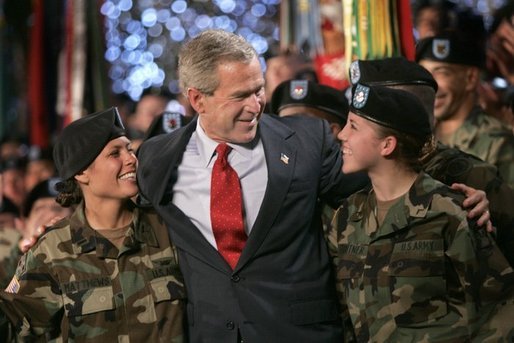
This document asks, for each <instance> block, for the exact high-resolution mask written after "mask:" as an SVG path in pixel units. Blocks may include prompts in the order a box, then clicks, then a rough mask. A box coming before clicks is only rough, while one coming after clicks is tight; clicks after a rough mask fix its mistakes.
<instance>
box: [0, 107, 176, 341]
mask: <svg viewBox="0 0 514 343" xmlns="http://www.w3.org/2000/svg"><path fill="white" fill-rule="evenodd" d="M54 160H55V163H56V167H57V169H58V171H59V174H60V176H61V178H62V179H63V180H64V181H63V182H62V183H60V184H58V185H57V189H58V190H59V191H60V193H59V195H58V197H57V201H58V202H59V203H60V204H61V205H63V206H70V205H73V204H78V206H77V209H76V210H75V212H74V213H73V214H72V215H71V216H70V217H67V218H66V219H64V220H62V221H60V222H58V223H56V224H55V225H54V226H53V227H51V228H50V229H48V230H47V232H46V233H45V234H44V235H43V236H42V237H41V238H40V239H39V241H38V242H37V243H36V244H35V245H34V246H33V247H32V248H31V249H30V250H29V251H28V253H27V254H26V255H24V257H23V258H22V260H21V262H20V263H19V265H18V269H17V271H16V275H15V277H14V278H13V279H12V281H11V284H10V285H9V287H8V288H7V293H2V294H1V299H2V300H1V301H0V306H1V308H2V310H3V312H5V314H6V315H7V316H8V317H9V319H10V320H11V322H14V324H15V327H16V330H17V332H18V335H19V336H20V337H22V338H23V339H25V340H26V339H30V338H38V339H43V340H54V339H62V340H63V341H65V342H66V341H76V342H144V341H148V342H158V341H166V342H182V341H183V340H184V336H183V335H184V333H183V329H182V328H183V301H184V286H183V281H182V276H181V274H180V271H179V269H178V264H177V262H178V261H177V257H176V256H177V255H176V253H175V249H174V247H173V246H172V245H170V240H169V237H168V233H167V230H166V228H165V227H163V226H162V225H161V224H160V222H159V221H158V219H157V217H156V215H155V213H153V212H151V211H149V210H143V209H140V208H137V207H136V206H134V204H133V202H132V201H131V198H132V197H133V196H135V195H136V194H137V184H136V167H137V159H136V156H135V155H134V152H133V150H132V148H131V145H130V141H129V140H128V139H127V137H125V131H124V128H123V125H122V123H121V120H120V118H119V115H118V112H117V110H116V109H115V108H111V109H109V110H106V111H103V112H99V113H96V114H92V115H88V116H86V117H84V118H81V119H78V120H76V121H75V122H73V123H71V124H70V125H69V126H67V127H66V128H65V129H64V130H63V132H62V134H61V136H60V137H59V139H58V141H57V144H56V146H55V149H54Z"/></svg>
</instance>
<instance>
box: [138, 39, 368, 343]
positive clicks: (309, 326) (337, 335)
mask: <svg viewBox="0 0 514 343" xmlns="http://www.w3.org/2000/svg"><path fill="white" fill-rule="evenodd" d="M179 78H180V82H181V86H182V89H183V91H184V92H185V94H186V95H187V97H188V98H189V101H190V102H191V105H192V107H193V108H194V109H195V111H196V112H197V113H198V117H197V118H196V119H195V120H194V121H192V122H191V123H190V124H188V125H187V126H185V127H183V128H181V129H179V130H176V131H174V132H172V133H170V134H165V135H159V136H157V137H154V138H152V139H150V140H148V141H146V142H145V143H144V144H143V145H142V146H141V148H140V150H139V153H138V157H139V170H138V183H139V187H140V192H141V196H142V198H143V199H146V200H147V201H149V202H150V203H151V204H152V205H153V206H154V207H155V208H156V210H157V211H158V212H159V213H160V215H161V216H162V218H163V220H164V221H165V222H166V224H167V226H168V229H169V232H170V236H171V239H172V240H173V242H174V243H175V244H176V246H177V247H178V250H179V260H180V267H181V269H182V272H183V274H184V278H185V284H186V287H187V292H188V298H189V299H188V311H187V312H188V322H189V330H190V332H189V334H190V340H191V341H192V342H220V343H227V342H240V341H244V342H249V343H254V342H255V343H257V342H259V343H260V342H341V341H342V328H341V324H340V321H339V319H338V315H337V305H336V304H337V299H336V295H335V287H334V283H333V275H332V271H331V269H330V264H329V256H328V253H327V248H326V243H325V241H324V238H323V232H322V230H321V222H320V218H319V211H316V206H317V199H318V197H319V198H321V199H323V200H325V201H326V202H327V203H329V204H331V205H333V206H337V205H338V204H339V202H340V201H341V200H342V198H343V197H347V196H348V195H350V194H351V193H353V192H355V191H356V190H358V189H360V188H361V186H363V185H364V183H365V182H366V179H365V178H363V177H362V175H353V176H349V175H344V174H342V173H341V164H342V162H341V156H340V151H339V146H338V144H337V143H336V142H335V141H334V139H333V137H332V135H331V133H330V130H329V126H328V124H327V122H325V121H321V120H318V119H313V118H304V117H287V118H278V117H275V116H269V115H266V114H263V109H264V105H265V95H264V78H263V74H262V69H261V65H260V62H259V60H258V57H257V54H256V52H255V50H254V49H253V48H252V47H251V45H250V44H249V43H247V42H246V41H245V40H244V39H243V38H241V37H240V36H237V35H234V34H231V33H227V32H224V31H219V30H209V31H205V32H203V33H201V34H200V35H199V36H197V37H196V38H194V39H193V40H191V41H190V42H189V43H188V44H186V45H185V46H184V47H183V49H182V50H181V52H180V55H179ZM226 145H228V150H227V149H226ZM223 146H225V148H224V150H219V148H220V147H223ZM225 151H229V153H228V155H225V154H226V152H225ZM223 160H224V162H223ZM219 161H222V162H219ZM218 163H221V164H223V163H224V164H223V167H221V168H222V169H223V170H225V171H227V170H228V169H230V170H231V171H230V172H227V173H229V174H231V173H232V172H233V171H235V172H236V173H237V180H238V182H237V185H234V184H231V185H230V186H224V187H219V182H221V181H218V180H219V179H218V176H217V175H218V171H216V170H218V169H217V168H218V167H217V164H218ZM227 164H228V166H227ZM231 175H232V174H231ZM226 179H231V176H227V177H226ZM211 189H212V190H213V191H211ZM214 189H216V190H215V191H214ZM225 191H230V192H229V193H230V194H227V195H224V194H225V193H224V192H225ZM232 191H233V192H232ZM234 193H237V196H236V195H234ZM219 194H223V195H222V196H221V198H220V197H218V198H214V197H215V196H218V195H219ZM213 199H217V200H213ZM228 199H238V201H239V202H238V204H239V205H234V204H233V203H232V202H231V201H232V200H230V204H229V200H228ZM220 203H223V204H225V206H224V208H223V209H220V208H219V206H218V205H219V204H220ZM225 211H228V212H230V214H225ZM231 211H232V212H231ZM228 216H230V219H227V217H228ZM240 216H242V225H239V224H238V223H239V222H241V219H240ZM220 218H221V222H222V223H223V220H225V222H224V223H225V224H221V225H220V224H219V222H220ZM235 218H236V219H235ZM237 218H239V219H237ZM219 226H221V227H222V228H221V229H220V227H219Z"/></svg>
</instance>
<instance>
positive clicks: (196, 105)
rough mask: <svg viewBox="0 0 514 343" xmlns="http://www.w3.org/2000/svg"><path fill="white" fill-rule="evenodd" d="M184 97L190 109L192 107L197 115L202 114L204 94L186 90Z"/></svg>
mask: <svg viewBox="0 0 514 343" xmlns="http://www.w3.org/2000/svg"><path fill="white" fill-rule="evenodd" d="M186 95H187V98H188V99H189V103H190V104H191V107H193V109H194V110H195V111H196V112H197V113H203V112H204V111H205V94H203V93H202V92H200V91H199V90H198V89H196V88H188V89H187V93H186Z"/></svg>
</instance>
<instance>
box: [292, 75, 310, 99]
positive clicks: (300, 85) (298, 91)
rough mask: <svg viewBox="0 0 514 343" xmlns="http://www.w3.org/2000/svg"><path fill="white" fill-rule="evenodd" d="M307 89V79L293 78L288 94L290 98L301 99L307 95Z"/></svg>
mask: <svg viewBox="0 0 514 343" xmlns="http://www.w3.org/2000/svg"><path fill="white" fill-rule="evenodd" d="M308 90H309V83H308V82H307V80H294V81H291V88H290V92H289V95H290V96H291V98H292V99H295V100H301V99H303V98H305V97H306V96H307V91H308Z"/></svg>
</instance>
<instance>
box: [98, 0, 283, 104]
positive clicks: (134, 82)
mask: <svg viewBox="0 0 514 343" xmlns="http://www.w3.org/2000/svg"><path fill="white" fill-rule="evenodd" d="M279 4H280V0H213V1H205V0H189V1H183V0H159V1H154V0H106V1H105V2H104V3H103V5H102V7H101V12H102V14H104V15H105V17H106V19H105V37H106V41H107V50H106V52H105V55H104V56H105V59H106V60H107V61H108V62H109V63H110V70H109V74H108V75H109V78H110V79H111V80H112V89H113V91H114V92H115V93H126V94H128V95H129V96H130V97H131V98H132V99H133V100H139V98H140V97H141V94H142V93H143V91H144V90H145V89H146V88H149V87H157V88H163V89H165V90H166V91H171V92H172V93H178V92H179V91H180V90H179V84H178V80H177V75H176V65H177V54H178V51H179V49H180V46H181V45H183V44H184V42H185V41H187V40H189V39H190V38H191V37H194V36H196V35H198V34H199V33H200V32H201V31H203V30H206V29H209V28H218V29H222V30H226V31H230V32H236V33H238V34H240V35H242V36H243V37H245V38H246V39H247V40H248V41H249V42H250V43H251V44H252V45H253V47H254V48H255V50H256V51H257V53H259V54H260V55H261V61H264V59H263V58H262V55H265V54H266V53H268V52H269V51H268V50H269V47H270V46H273V45H275V44H277V43H278V37H279V35H278V18H277V15H276V14H277V13H278V6H279Z"/></svg>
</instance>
